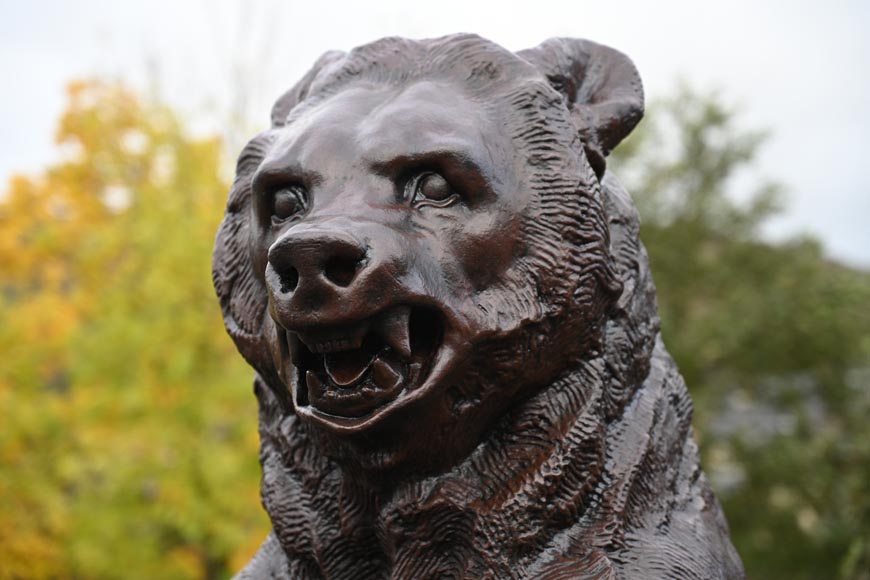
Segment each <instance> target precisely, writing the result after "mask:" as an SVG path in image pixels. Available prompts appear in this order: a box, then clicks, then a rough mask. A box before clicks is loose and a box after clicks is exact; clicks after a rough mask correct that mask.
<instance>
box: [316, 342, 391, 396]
mask: <svg viewBox="0 0 870 580" xmlns="http://www.w3.org/2000/svg"><path fill="white" fill-rule="evenodd" d="M377 354H378V352H377V350H373V349H371V348H365V347H364V348H360V349H356V350H347V351H343V352H332V353H328V354H326V355H324V357H323V368H324V370H325V371H326V374H327V375H329V378H330V379H332V382H334V383H335V384H336V385H338V386H339V387H347V386H350V385H353V384H354V383H356V382H358V381H359V380H360V379H361V378H362V376H363V375H364V374H365V372H366V371H367V370H368V369H369V367H370V366H371V365H372V362H374V360H375V356H376V355H377Z"/></svg>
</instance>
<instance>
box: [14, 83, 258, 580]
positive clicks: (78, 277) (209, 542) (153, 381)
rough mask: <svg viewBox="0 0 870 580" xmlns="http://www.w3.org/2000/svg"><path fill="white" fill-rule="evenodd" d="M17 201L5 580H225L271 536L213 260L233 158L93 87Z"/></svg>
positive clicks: (247, 402)
mask: <svg viewBox="0 0 870 580" xmlns="http://www.w3.org/2000/svg"><path fill="white" fill-rule="evenodd" d="M68 97H69V104H68V108H67V110H66V112H65V113H64V115H63V117H62V119H61V122H60V127H59V130H58V135H57V141H58V143H59V145H60V146H61V150H62V152H63V154H64V159H63V160H62V161H60V162H58V163H57V164H55V165H53V166H52V167H50V168H48V169H47V170H46V171H45V172H43V173H42V174H41V175H38V176H33V177H22V176H19V177H15V178H13V179H12V180H11V182H10V184H9V188H8V190H7V192H6V193H5V195H3V196H2V197H0V353H2V363H0V407H2V408H3V410H4V412H3V420H2V421H3V428H2V429H0V580H12V579H17V578H29V579H40V578H58V577H74V578H81V579H102V578H131V579H135V578H149V579H150V578H167V579H174V578H178V579H188V578H223V577H227V576H229V575H230V573H231V572H232V571H234V570H237V569H238V568H239V567H240V566H241V565H242V564H243V563H244V562H245V561H246V560H247V559H248V558H249V557H250V555H251V554H252V552H253V551H254V550H255V549H256V546H257V544H258V543H259V542H260V541H261V540H262V538H263V537H264V536H265V534H266V531H267V529H268V522H267V520H266V517H265V515H263V514H262V510H261V509H260V507H259V501H258V497H257V490H258V484H257V482H258V477H259V469H258V466H257V464H256V456H257V453H256V447H257V435H256V430H255V428H254V425H255V423H256V408H255V401H254V398H253V396H252V395H251V392H250V389H246V388H244V385H246V384H251V372H250V370H249V369H247V368H246V367H245V365H244V363H243V362H242V359H241V357H239V356H238V355H236V354H235V351H234V347H233V346H232V344H231V342H230V340H229V338H227V337H226V335H225V333H224V330H223V327H222V324H221V317H220V313H219V309H218V307H217V301H216V299H215V297H214V292H213V290H212V287H211V280H210V255H211V247H212V242H213V239H214V233H215V231H216V228H217V225H218V221H219V220H220V218H221V215H222V208H223V203H224V200H225V192H226V190H227V184H226V183H225V182H224V180H222V179H221V177H220V172H219V168H220V164H221V147H220V142H219V141H218V140H217V139H214V138H212V139H196V138H192V137H190V136H188V135H187V134H186V133H185V131H184V130H183V127H182V126H181V125H180V123H179V121H178V119H177V118H176V117H175V116H174V115H173V114H172V112H171V111H170V110H169V109H167V108H166V107H164V106H161V105H159V104H156V103H151V102H143V101H142V100H140V99H138V98H136V97H135V96H134V95H133V94H132V93H131V92H129V91H128V90H126V89H124V88H123V87H121V86H118V85H115V84H108V83H103V82H98V81H87V82H77V83H74V84H72V85H70V87H69V89H68Z"/></svg>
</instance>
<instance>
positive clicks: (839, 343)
mask: <svg viewBox="0 0 870 580" xmlns="http://www.w3.org/2000/svg"><path fill="white" fill-rule="evenodd" d="M2 4H3V14H4V18H3V19H0V76H2V78H3V79H4V80H5V82H6V87H7V88H6V90H5V91H4V93H3V107H2V112H0V132H2V135H3V139H2V140H0V179H2V186H0V408H2V420H0V580H12V579H60V578H71V579H82V580H85V579H87V580H90V579H110V578H131V579H138V578H142V579H144V578H167V579H209V580H211V579H218V578H228V577H230V576H231V575H232V573H233V572H234V571H236V570H238V569H239V568H240V567H241V566H242V565H243V564H244V563H245V562H246V561H247V560H248V558H250V556H251V555H252V554H253V553H254V551H255V550H256V548H257V547H258V545H259V543H260V542H261V541H262V539H263V538H264V536H265V534H266V533H267V531H268V520H267V518H266V516H265V514H264V513H263V511H262V509H261V507H260V505H259V499H258V491H259V490H258V487H259V465H258V464H257V444H258V441H257V433H256V408H255V401H254V398H253V395H252V386H251V385H252V372H251V371H250V369H248V368H247V367H246V366H245V364H244V363H243V361H242V359H241V357H240V356H239V355H238V354H237V353H236V352H235V349H234V347H233V345H232V343H231V342H230V340H229V338H228V337H227V336H226V335H225V332H224V330H223V326H222V322H221V318H220V312H219V309H218V306H217V300H216V299H215V297H214V292H213V290H212V287H211V279H210V254H211V247H212V242H213V239H214V234H215V231H216V228H217V225H218V222H219V220H220V219H221V217H222V212H223V204H224V201H225V196H226V191H227V189H228V183H229V179H231V172H232V169H233V166H234V160H233V157H234V155H235V154H236V153H237V152H238V150H239V149H240V147H241V145H242V144H243V143H244V141H245V140H246V139H247V138H248V137H249V136H251V135H253V134H254V133H255V132H256V131H258V130H260V129H262V128H265V127H266V125H267V122H268V113H269V108H270V105H271V102H272V101H273V100H274V99H275V98H276V97H277V96H278V95H279V94H280V93H281V92H282V91H283V90H285V89H287V88H289V87H290V86H291V84H292V83H293V82H295V80H296V79H298V78H299V77H300V76H302V75H303V74H304V73H305V72H306V71H307V70H308V67H309V66H310V65H311V64H312V63H313V61H314V60H315V59H316V58H317V57H318V56H319V55H320V54H321V53H323V52H324V51H326V50H329V49H343V50H347V49H350V48H352V47H353V46H356V45H358V44H362V43H364V42H367V41H370V40H373V39H376V38H379V37H381V36H387V35H394V34H396V35H401V36H409V37H428V36H438V35H442V34H446V33H451V32H457V31H469V32H477V33H479V34H481V35H482V36H484V37H487V38H490V39H491V40H494V41H496V42H498V43H500V44H502V45H504V46H505V47H507V48H510V49H512V50H519V49H522V48H526V47H529V46H534V45H536V44H537V43H539V42H541V41H543V40H544V39H546V38H548V37H551V36H575V37H585V38H589V39H592V40H596V41H598V42H601V43H604V44H607V45H610V46H613V47H615V48H617V49H619V50H621V51H623V52H625V53H627V54H628V55H629V56H630V57H632V59H633V60H634V61H635V63H636V64H637V66H638V68H639V70H640V72H641V75H642V76H643V78H644V81H645V86H646V88H647V94H648V102H649V107H648V112H647V116H646V119H645V120H644V121H643V123H642V124H641V125H640V128H639V129H638V130H637V131H636V132H635V134H633V136H632V137H630V138H629V139H628V140H627V141H626V142H625V143H624V144H623V145H622V146H621V147H620V148H619V149H618V150H617V151H616V152H615V153H614V155H613V156H612V158H611V162H610V168H611V169H612V170H613V171H614V172H615V173H616V174H617V175H618V176H619V177H620V178H621V179H622V180H623V181H624V182H625V183H626V185H627V187H628V190H629V191H630V192H631V193H632V194H633V196H634V198H635V201H636V203H637V204H638V207H639V209H640V211H641V214H642V217H643V229H642V237H643V239H644V242H645V243H646V245H647V248H648V250H649V253H650V259H651V262H652V268H653V274H654V276H655V281H656V284H657V287H658V290H659V305H660V309H661V316H662V325H663V334H664V338H665V342H666V344H667V345H668V348H669V350H670V352H671V353H672V354H673V355H674V357H675V358H676V360H677V362H678V364H679V365H680V369H681V371H682V372H683V374H684V376H685V378H686V381H687V383H688V385H689V389H690V391H691V393H692V396H693V398H694V401H695V419H694V425H695V435H696V438H697V439H698V440H699V442H700V444H701V448H702V453H703V462H704V468H705V470H706V471H707V473H708V475H709V477H710V479H711V481H712V484H713V487H714V488H715V490H716V492H717V494H718V496H719V498H720V500H721V501H722V503H723V505H724V508H725V512H726V514H727V517H728V520H729V523H730V526H731V530H732V537H733V540H734V543H735V544H736V546H737V549H738V551H739V552H740V554H741V555H742V557H743V560H744V562H745V565H746V568H747V571H748V573H749V576H750V577H751V578H754V579H827V578H831V579H863V580H866V579H868V578H870V227H868V225H870V219H868V218H870V195H868V194H870V163H867V161H866V159H865V158H866V155H867V152H868V151H870V137H868V135H870V112H868V103H870V75H868V71H870V36H868V35H866V34H865V32H864V29H865V28H866V26H867V25H868V24H870V4H867V3H865V2H860V1H858V0H855V1H847V0H842V1H841V0H831V1H829V2H825V3H809V2H765V3H763V4H762V3H752V2H749V1H748V0H736V1H734V2H730V3H727V4H725V3H721V4H719V5H711V4H702V3H697V2H696V3H690V2H676V1H672V0H663V1H659V2H655V3H649V2H647V3H642V2H619V1H617V2H606V3H605V2H601V1H599V2H588V1H579V0H575V1H573V2H570V3H568V2H550V1H546V0H539V1H537V2H534V3H532V4H528V3H526V4H516V5H512V4H511V3H509V2H500V3H495V2H491V3H484V2H480V3H472V2H467V1H458V0H456V1H454V0H439V1H438V2H433V3H430V4H422V3H416V4H415V3H408V2H399V1H398V0H396V1H387V0H385V1H375V0H372V1H369V2H359V3H349V2H348V3H346V4H342V3H335V2H332V3H329V4H328V5H327V4H323V3H317V2H311V3H307V4H302V3H300V2H298V1H291V2H286V1H285V2H279V1H272V2H269V1H262V2H248V3H243V2H241V1H231V0H220V1H210V2H205V1H195V0H191V1H183V0H172V1H170V0H151V1H149V2H145V1H144V0H136V1H129V2H123V3H121V2H116V3H109V2H99V1H97V0H86V1H79V2H76V3H65V2H60V1H57V2H49V1H34V2H29V3H20V2H19V3H12V2H11V1H10V0H2Z"/></svg>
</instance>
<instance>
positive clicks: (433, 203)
mask: <svg viewBox="0 0 870 580" xmlns="http://www.w3.org/2000/svg"><path fill="white" fill-rule="evenodd" d="M410 185H411V191H410V192H408V193H409V194H410V195H408V197H409V198H410V199H411V203H412V205H414V206H415V207H426V206H430V207H447V206H449V205H452V204H453V203H455V202H456V201H457V200H458V199H459V195H458V194H457V193H456V192H455V191H453V188H452V187H450V184H449V183H447V180H446V179H444V178H443V177H442V176H440V175H439V174H437V173H434V172H432V171H427V172H425V173H421V174H420V175H418V176H417V177H415V178H414V179H412V180H411V182H410Z"/></svg>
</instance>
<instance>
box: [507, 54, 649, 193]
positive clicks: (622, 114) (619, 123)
mask: <svg viewBox="0 0 870 580" xmlns="http://www.w3.org/2000/svg"><path fill="white" fill-rule="evenodd" d="M517 54H518V55H519V56H520V57H522V58H524V59H525V60H527V61H528V62H530V63H531V64H533V65H534V66H535V67H536V68H537V69H538V70H540V71H541V72H542V73H543V74H544V75H545V76H546V77H547V79H548V80H549V81H550V84H551V85H552V86H553V87H554V88H555V89H556V90H558V91H559V92H561V93H562V94H563V95H564V97H565V99H566V102H567V105H568V109H569V110H570V112H571V118H572V120H573V121H574V125H575V126H576V127H577V130H578V131H579V133H580V137H581V139H582V140H583V146H584V148H585V150H586V157H587V159H588V160H589V163H590V165H592V168H593V169H594V170H595V173H596V174H597V175H598V178H599V179H600V178H601V176H602V175H604V169H605V167H606V162H605V158H606V157H607V155H608V154H609V153H610V151H611V150H613V148H614V147H616V145H618V144H619V142H620V141H622V140H623V139H624V138H625V137H627V136H628V134H629V133H631V130H632V129H634V127H635V125H637V123H638V121H640V119H641V117H643V85H642V84H641V82H640V75H638V73H637V69H636V68H635V67H634V64H633V63H632V62H631V60H630V59H629V58H628V57H627V56H625V55H624V54H622V53H621V52H619V51H616V50H613V49H612V48H608V47H606V46H602V45H600V44H596V43H594V42H590V41H588V40H580V39H576V38H551V39H550V40H547V41H546V42H543V43H542V44H540V45H538V46H537V47H535V48H530V49H527V50H522V51H520V52H518V53H517Z"/></svg>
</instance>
